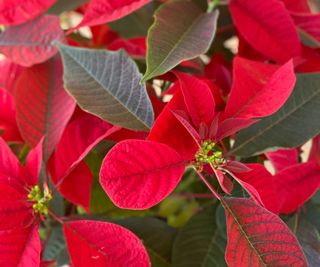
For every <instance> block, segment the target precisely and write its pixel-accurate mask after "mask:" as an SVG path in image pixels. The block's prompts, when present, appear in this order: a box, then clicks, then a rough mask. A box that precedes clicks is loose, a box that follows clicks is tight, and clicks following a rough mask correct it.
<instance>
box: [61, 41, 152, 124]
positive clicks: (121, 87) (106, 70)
mask: <svg viewBox="0 0 320 267" xmlns="http://www.w3.org/2000/svg"><path fill="white" fill-rule="evenodd" d="M59 48H60V52H61V55H62V58H63V64H64V83H65V87H66V89H67V90H68V92H69V93H70V94H71V95H72V96H73V97H74V98H75V100H76V101H77V103H78V104H79V105H80V106H81V107H82V109H84V110H86V111H87V112H90V113H92V114H95V115H97V116H99V117H101V118H102V119H104V120H106V121H108V122H111V123H113V124H116V125H120V126H122V127H125V128H128V129H132V130H148V129H149V128H150V127H151V125H152V124H153V109H152V105H151V102H150V99H149V97H148V95H147V92H146V88H145V85H144V84H140V80H141V74H140V73H139V71H138V68H137V66H136V64H135V63H134V61H133V60H131V59H130V58H129V57H128V55H127V54H126V53H125V52H123V51H122V50H120V51H118V52H109V51H105V50H93V49H84V48H73V47H70V46H65V45H62V44H59Z"/></svg>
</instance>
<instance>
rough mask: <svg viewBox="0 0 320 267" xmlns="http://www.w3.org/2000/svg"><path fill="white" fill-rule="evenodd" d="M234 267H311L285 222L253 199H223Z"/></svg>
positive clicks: (228, 255) (228, 254) (228, 253)
mask: <svg viewBox="0 0 320 267" xmlns="http://www.w3.org/2000/svg"><path fill="white" fill-rule="evenodd" d="M222 203H223V206H224V208H225V211H226V216H227V227H228V245H227V250H226V260H227V263H228V266H230V267H233V266H235V267H245V266H248V267H249V266H283V265H284V264H285V265H288V266H305V267H306V266H308V264H307V260H306V258H305V256H304V254H303V251H302V248H301V247H300V245H299V243H298V241H297V239H296V237H295V236H294V234H293V233H292V232H291V231H290V230H289V228H288V227H287V226H286V224H285V223H284V222H283V221H281V219H280V218H279V217H278V216H276V215H274V214H273V213H270V212H269V211H267V210H266V209H264V208H262V207H261V206H259V205H258V204H256V203H254V202H253V201H252V200H249V199H241V198H229V199H223V202H222Z"/></svg>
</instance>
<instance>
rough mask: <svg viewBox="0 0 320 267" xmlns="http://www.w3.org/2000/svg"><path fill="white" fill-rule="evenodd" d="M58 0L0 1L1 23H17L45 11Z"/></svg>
mask: <svg viewBox="0 0 320 267" xmlns="http://www.w3.org/2000/svg"><path fill="white" fill-rule="evenodd" d="M54 2H56V0H36V1H35V0H10V1H1V2H0V24H4V25H15V24H20V23H23V22H26V21H28V20H31V19H33V18H35V17H37V16H38V15H40V14H41V13H44V12H45V11H46V10H47V9H48V8H49V7H50V6H51V5H53V3H54Z"/></svg>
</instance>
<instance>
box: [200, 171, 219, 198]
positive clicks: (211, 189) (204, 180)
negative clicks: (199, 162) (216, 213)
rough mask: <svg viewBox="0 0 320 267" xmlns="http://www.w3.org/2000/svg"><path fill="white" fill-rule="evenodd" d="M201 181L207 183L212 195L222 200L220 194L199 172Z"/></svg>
mask: <svg viewBox="0 0 320 267" xmlns="http://www.w3.org/2000/svg"><path fill="white" fill-rule="evenodd" d="M197 173H198V175H199V177H200V179H201V180H202V181H203V182H204V183H205V185H206V186H207V187H208V188H209V190H210V191H211V193H212V194H213V195H214V196H215V197H216V198H217V199H219V200H221V196H220V195H219V194H218V192H217V191H216V190H215V189H214V188H213V187H212V185H211V184H210V183H209V182H208V181H207V180H206V178H205V177H204V176H203V175H202V173H201V172H200V171H197Z"/></svg>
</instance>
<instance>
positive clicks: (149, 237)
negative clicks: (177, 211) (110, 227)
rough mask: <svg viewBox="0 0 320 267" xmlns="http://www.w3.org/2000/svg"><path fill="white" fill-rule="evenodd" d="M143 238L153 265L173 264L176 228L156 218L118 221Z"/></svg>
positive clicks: (167, 266) (155, 266)
mask: <svg viewBox="0 0 320 267" xmlns="http://www.w3.org/2000/svg"><path fill="white" fill-rule="evenodd" d="M117 223H118V224H120V225H122V226H124V227H126V228H128V229H129V230H131V231H132V232H134V233H135V234H136V235H137V236H138V237H139V238H141V239H142V241H143V244H144V246H145V247H146V248H147V250H148V254H149V256H150V259H151V263H152V266H153V267H169V266H171V251H172V245H173V241H174V238H175V236H176V230H175V229H174V228H172V227H170V226H168V225H167V224H166V223H165V222H163V221H161V220H158V219H155V218H129V219H125V220H121V221H118V222H117Z"/></svg>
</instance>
